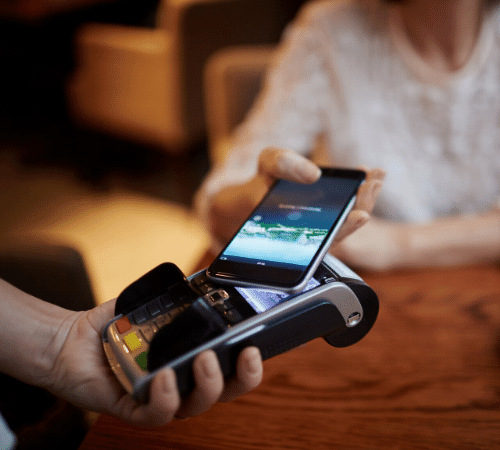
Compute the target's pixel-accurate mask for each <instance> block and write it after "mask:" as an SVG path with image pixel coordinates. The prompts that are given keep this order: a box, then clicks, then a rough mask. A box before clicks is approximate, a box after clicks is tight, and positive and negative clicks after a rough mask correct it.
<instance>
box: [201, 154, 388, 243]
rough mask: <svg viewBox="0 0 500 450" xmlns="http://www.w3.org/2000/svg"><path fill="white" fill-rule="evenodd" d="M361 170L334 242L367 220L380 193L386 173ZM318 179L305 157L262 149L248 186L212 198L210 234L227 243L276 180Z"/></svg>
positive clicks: (313, 164) (304, 180)
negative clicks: (353, 201) (359, 181)
mask: <svg viewBox="0 0 500 450" xmlns="http://www.w3.org/2000/svg"><path fill="white" fill-rule="evenodd" d="M362 169H363V170H365V171H366V172H367V177H366V181H365V183H363V184H362V185H361V187H360V189H359V191H358V196H357V201H356V204H355V206H354V208H353V210H352V211H351V213H350V214H349V215H348V217H347V219H346V221H345V222H344V225H343V226H342V228H341V229H340V230H339V233H338V234H337V236H336V239H335V242H338V241H341V240H342V239H344V238H345V237H346V236H348V235H349V234H351V233H352V232H353V231H355V230H357V229H358V228H359V227H361V226H362V225H364V224H365V223H366V222H367V221H368V219H369V218H370V213H371V212H372V210H373V207H374V205H375V202H376V200H377V197H378V195H379V193H380V189H381V187H382V183H383V180H384V177H385V172H384V171H383V170H381V169H374V170H367V169H366V168H364V167H363V168H362ZM320 176H321V170H320V168H319V167H318V166H317V165H316V164H315V163H314V162H312V161H311V160H309V159H307V158H305V157H304V156H301V155H299V154H297V153H295V152H292V151H290V150H283V149H278V148H267V149H265V150H264V151H263V152H262V153H261V154H260V157H259V162H258V173H257V175H256V176H255V177H254V178H252V179H251V180H250V181H248V182H247V183H244V184H241V185H236V186H230V187H227V188H225V189H222V190H221V191H220V192H219V193H218V194H217V195H216V197H215V198H213V199H212V204H211V208H210V209H211V212H210V221H211V231H212V233H213V235H214V236H215V237H216V238H217V239H218V240H219V241H220V242H221V243H223V242H227V241H228V240H229V239H230V238H231V237H232V236H233V234H234V233H235V232H236V230H237V229H238V228H239V226H241V224H242V223H243V221H244V220H245V219H246V217H247V216H248V215H249V214H250V212H251V211H252V210H253V209H254V208H255V206H256V205H257V203H258V202H259V201H260V200H261V199H262V197H263V196H264V194H265V193H266V192H267V190H268V189H269V187H270V186H271V184H272V183H273V182H274V181H275V180H276V179H279V178H282V179H285V180H288V181H294V182H296V183H314V182H315V181H317V180H318V178H319V177H320Z"/></svg>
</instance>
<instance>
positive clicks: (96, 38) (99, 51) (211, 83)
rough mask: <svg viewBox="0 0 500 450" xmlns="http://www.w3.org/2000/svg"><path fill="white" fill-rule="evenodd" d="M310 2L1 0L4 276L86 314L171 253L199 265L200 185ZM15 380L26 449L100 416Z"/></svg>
mask: <svg viewBox="0 0 500 450" xmlns="http://www.w3.org/2000/svg"><path fill="white" fill-rule="evenodd" d="M303 3H304V0H0V42H1V43H0V67H1V70H0V278H3V279H5V280H7V281H9V282H11V283H12V284H14V285H15V286H17V287H19V288H20V289H23V290H24V291H26V292H28V293H30V294H32V295H35V296H37V297H40V298H42V299H44V300H46V301H50V302H53V303H56V304H59V305H61V306H64V307H66V308H70V309H77V310H81V309H88V308H91V307H92V306H93V305H94V304H97V303H101V302H104V301H106V300H108V299H111V298H114V297H116V296H117V295H118V294H119V293H120V291H121V290H122V289H123V288H124V287H125V286H127V285H128V284H129V283H130V282H132V281H133V280H135V279H136V278H138V277H139V276H141V275H142V274H144V273H145V272H147V271H148V270H150V269H152V268H153V267H155V266H156V265H157V264H159V263H161V262H164V261H172V262H175V263H176V264H177V265H178V266H179V267H180V268H181V269H182V270H183V271H184V272H185V273H186V274H190V273H192V271H193V270H194V268H195V266H196V264H197V262H198V261H199V259H200V258H201V257H202V255H203V254H204V252H205V251H206V250H207V249H208V247H209V245H210V239H209V236H208V234H207V231H206V229H205V227H204V225H203V224H202V223H200V221H199V219H198V218H197V217H196V216H195V215H194V213H193V211H192V201H193V195H194V193H195V192H196V190H197V188H198V187H199V185H200V183H201V181H202V179H203V177H204V175H205V174H206V173H207V172H208V170H209V168H210V165H211V164H216V163H217V161H218V160H219V159H220V158H223V157H224V154H225V151H226V150H225V146H224V144H225V142H226V140H227V136H228V135H229V133H230V132H231V130H232V129H233V128H234V126H235V125H236V124H238V123H239V121H241V120H242V119H243V117H244V115H245V113H246V111H247V109H248V108H249V106H250V105H251V103H252V101H253V98H254V96H255V94H256V93H257V91H258V89H259V85H260V80H261V76H262V73H263V71H264V70H265V66H266V64H267V61H268V60H269V57H270V56H271V55H272V52H273V48H274V45H275V44H276V43H277V42H278V40H279V38H280V36H281V33H282V31H283V29H284V27H285V26H286V24H287V23H288V22H289V21H290V20H292V18H293V17H294V16H295V15H296V13H297V10H298V9H299V8H300V6H301V5H302V4H303ZM0 382H2V384H3V386H4V389H3V391H4V392H8V393H9V395H3V394H2V400H1V402H0V410H1V411H2V414H3V415H4V416H5V418H6V419H7V421H8V422H9V424H10V426H11V427H12V428H13V429H14V430H15V431H16V433H18V436H21V438H20V444H19V448H20V449H23V448H37V449H39V450H40V449H44V448H54V445H55V446H56V447H57V445H56V444H57V443H58V442H59V443H60V444H61V445H62V446H64V448H76V447H77V446H78V444H79V442H81V439H82V436H83V435H84V434H85V432H86V429H87V426H88V420H87V419H88V415H85V414H83V415H82V414H81V412H80V411H75V410H74V409H72V407H70V406H69V405H66V404H64V403H63V402H60V401H58V400H57V399H54V398H52V397H50V396H48V395H47V394H46V393H43V392H40V391H36V390H33V389H32V388H30V387H28V386H22V385H20V384H19V383H16V382H15V380H7V379H6V378H2V380H0ZM11 385H12V386H11ZM6 386H11V387H7V388H6ZM19 392H21V393H22V395H29V396H30V397H31V399H32V401H31V404H30V408H29V414H28V416H27V411H26V408H20V407H19V405H18V404H19V402H18V399H19V395H20V394H19ZM51 430H52V431H51ZM61 448H62V447H61Z"/></svg>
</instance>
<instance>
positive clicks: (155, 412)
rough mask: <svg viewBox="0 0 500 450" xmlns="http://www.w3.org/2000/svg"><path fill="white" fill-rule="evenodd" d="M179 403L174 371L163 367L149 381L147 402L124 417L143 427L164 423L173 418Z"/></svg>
mask: <svg viewBox="0 0 500 450" xmlns="http://www.w3.org/2000/svg"><path fill="white" fill-rule="evenodd" d="M180 403H181V399H180V395H179V390H178V389H177V380H176V376H175V372H174V370H173V369H164V370H161V371H159V372H158V374H157V375H156V376H155V377H154V379H153V381H152V382H151V387H150V392H149V402H148V403H147V404H146V405H140V406H138V407H136V408H135V409H134V410H132V412H131V414H130V417H129V418H127V417H125V418H124V419H125V420H128V421H129V422H131V423H132V424H134V425H140V426H145V427H157V426H161V425H165V424H167V423H169V422H171V421H172V420H173V419H174V416H175V413H176V412H177V410H178V409H179V406H180Z"/></svg>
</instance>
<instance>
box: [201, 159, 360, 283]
mask: <svg viewBox="0 0 500 450" xmlns="http://www.w3.org/2000/svg"><path fill="white" fill-rule="evenodd" d="M363 179H364V172H361V171H355V170H342V169H323V175H322V176H321V178H320V179H319V180H318V181H317V182H315V183H312V184H299V183H293V182H290V181H286V180H279V181H277V182H276V183H275V184H274V185H273V187H272V188H271V189H270V191H269V192H268V194H267V195H266V196H265V197H264V199H263V201H262V202H261V203H260V204H259V205H258V207H257V208H256V209H255V210H254V211H253V213H252V214H251V215H250V217H249V218H248V219H247V220H246V222H245V223H244V224H243V226H242V227H241V228H240V230H239V231H238V232H237V234H236V235H235V236H234V237H233V239H232V240H231V241H230V242H229V244H228V245H227V246H226V248H225V249H224V250H223V251H222V253H221V254H220V255H219V256H218V258H217V259H216V260H215V262H214V263H213V264H212V265H211V266H210V268H209V272H208V273H209V275H210V276H214V275H215V276H216V277H217V276H220V277H222V278H224V277H227V278H228V279H237V280H241V281H249V282H251V283H255V284H265V285H268V284H269V285H273V286H274V287H276V288H281V287H286V286H292V285H293V284H294V283H298V282H299V281H300V279H301V277H303V276H304V274H305V273H307V271H308V269H309V268H310V267H311V264H312V263H313V262H314V261H315V258H316V256H317V255H318V253H319V252H320V250H322V249H323V247H324V244H325V242H327V241H328V239H329V237H330V235H331V233H332V232H333V230H334V229H335V226H336V224H337V223H338V221H339V219H340V218H341V216H342V214H343V212H344V211H345V210H346V208H347V206H348V205H349V204H350V202H351V200H352V199H353V197H354V195H355V194H356V192H357V189H358V187H359V185H360V184H361V182H362V181H363Z"/></svg>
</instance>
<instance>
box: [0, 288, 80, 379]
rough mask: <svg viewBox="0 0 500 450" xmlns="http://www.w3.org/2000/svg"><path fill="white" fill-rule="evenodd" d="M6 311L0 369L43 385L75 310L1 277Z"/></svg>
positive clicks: (2, 321) (0, 290)
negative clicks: (25, 291) (11, 283)
mask: <svg viewBox="0 0 500 450" xmlns="http://www.w3.org/2000/svg"><path fill="white" fill-rule="evenodd" d="M0 298H1V299H2V307H3V308H4V313H3V314H2V315H1V317H0V327H1V329H2V340H4V341H5V345H4V347H3V349H2V352H0V371H2V372H4V373H6V374H8V375H11V376H13V377H14V378H17V379H19V380H21V381H24V382H26V383H29V384H34V385H37V386H43V385H44V380H46V379H47V378H48V377H50V372H51V370H52V367H53V365H54V363H55V360H56V358H57V355H58V351H59V350H60V348H61V347H62V345H63V342H64V336H65V334H66V335H67V332H68V331H69V329H70V327H71V323H73V321H71V320H70V317H71V314H73V313H72V312H71V311H67V310H65V309H63V308H60V307H58V306H55V305H52V304H50V303H46V302H44V301H42V300H39V299H37V298H35V297H32V296H31V295H28V294H26V293H24V292H22V291H20V290H18V289H16V288H15V287H14V286H11V285H10V284H8V283H5V282H4V281H2V280H0Z"/></svg>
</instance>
